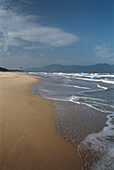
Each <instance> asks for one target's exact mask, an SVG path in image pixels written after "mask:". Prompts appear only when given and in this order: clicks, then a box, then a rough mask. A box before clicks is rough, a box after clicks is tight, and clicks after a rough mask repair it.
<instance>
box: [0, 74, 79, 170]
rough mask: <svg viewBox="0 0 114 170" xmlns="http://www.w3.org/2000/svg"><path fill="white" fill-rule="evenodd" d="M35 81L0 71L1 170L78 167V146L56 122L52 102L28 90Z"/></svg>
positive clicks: (62, 169)
mask: <svg viewBox="0 0 114 170" xmlns="http://www.w3.org/2000/svg"><path fill="white" fill-rule="evenodd" d="M36 81H37V80H36V79H35V78H33V77H31V76H28V75H23V74H16V73H2V72H0V170H18V169H19V170H79V169H81V166H82V163H81V160H80V158H79V156H78V154H77V151H76V148H75V147H73V146H72V145H71V144H70V143H68V142H67V141H65V139H64V138H62V137H61V136H59V135H58V134H57V132H56V129H55V127H54V125H53V120H54V111H53V107H52V102H53V101H51V100H47V99H42V98H39V97H36V96H33V95H32V94H30V92H29V91H30V85H31V84H32V83H35V82H36Z"/></svg>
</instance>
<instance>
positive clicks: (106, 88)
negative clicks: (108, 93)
mask: <svg viewBox="0 0 114 170" xmlns="http://www.w3.org/2000/svg"><path fill="white" fill-rule="evenodd" d="M97 87H99V88H102V89H104V90H108V89H109V88H108V87H104V86H101V85H99V84H98V85H97Z"/></svg>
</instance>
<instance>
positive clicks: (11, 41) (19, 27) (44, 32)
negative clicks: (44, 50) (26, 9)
mask: <svg viewBox="0 0 114 170" xmlns="http://www.w3.org/2000/svg"><path fill="white" fill-rule="evenodd" d="M36 19H37V18H36V16H33V15H28V16H26V15H19V14H17V13H15V12H13V11H11V10H8V9H7V10H6V9H4V8H3V6H1V7H0V47H1V48H3V50H4V52H8V47H9V46H23V45H25V46H26V48H27V44H29V47H28V48H30V44H31V49H33V45H34V44H38V45H39V44H40V45H41V46H44V47H45V46H46V47H59V46H67V45H71V44H72V43H74V42H77V41H79V37H77V36H76V35H73V34H71V33H67V32H64V31H63V30H61V29H59V28H53V27H47V26H42V25H40V24H39V23H38V22H35V20H36ZM38 45H37V46H38Z"/></svg>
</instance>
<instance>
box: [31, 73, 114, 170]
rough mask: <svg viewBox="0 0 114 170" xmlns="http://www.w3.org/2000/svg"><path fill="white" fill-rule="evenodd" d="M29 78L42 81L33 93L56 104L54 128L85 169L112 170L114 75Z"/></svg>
mask: <svg viewBox="0 0 114 170" xmlns="http://www.w3.org/2000/svg"><path fill="white" fill-rule="evenodd" d="M29 75H35V76H36V78H38V77H41V78H40V80H39V81H38V82H37V83H35V84H33V85H32V90H31V93H32V94H34V95H36V96H40V97H43V98H48V99H52V100H54V103H53V107H54V111H55V120H54V125H55V127H56V129H57V132H58V133H59V134H60V135H61V136H63V137H64V138H65V139H66V140H67V141H69V142H70V143H72V144H73V145H74V146H75V147H76V149H77V151H78V153H79V156H80V158H81V159H82V162H83V168H82V169H84V170H113V169H114V74H110V73H109V74H108V73H107V74H106V73H105V74H104V73H102V74H101V73H62V72H61V73H56V72H54V73H46V72H38V73H36V72H29ZM37 76H38V77H37ZM38 79H39V78H38Z"/></svg>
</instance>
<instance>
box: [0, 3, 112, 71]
mask: <svg viewBox="0 0 114 170" xmlns="http://www.w3.org/2000/svg"><path fill="white" fill-rule="evenodd" d="M113 39H114V1H113V0H0V66H3V67H7V68H19V67H20V66H22V67H23V68H27V67H40V66H44V65H48V64H64V65H91V64H96V63H109V64H114V41H113Z"/></svg>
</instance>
